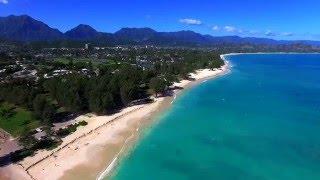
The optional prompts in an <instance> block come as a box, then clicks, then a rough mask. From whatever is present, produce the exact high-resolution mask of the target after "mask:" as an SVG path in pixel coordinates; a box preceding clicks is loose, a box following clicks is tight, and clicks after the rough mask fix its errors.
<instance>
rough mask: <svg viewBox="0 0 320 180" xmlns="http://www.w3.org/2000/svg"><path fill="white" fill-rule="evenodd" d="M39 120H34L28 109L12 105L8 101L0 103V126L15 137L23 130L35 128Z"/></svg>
mask: <svg viewBox="0 0 320 180" xmlns="http://www.w3.org/2000/svg"><path fill="white" fill-rule="evenodd" d="M39 125H40V121H39V120H36V119H35V118H34V117H33V115H32V113H31V112H30V111H27V110H25V109H22V108H19V107H16V106H13V105H11V104H8V103H0V127H1V128H2V129H4V130H5V131H7V132H8V133H10V134H11V135H12V136H14V137H17V136H19V135H21V134H22V133H23V132H24V131H25V130H30V129H34V128H37V127H38V126H39Z"/></svg>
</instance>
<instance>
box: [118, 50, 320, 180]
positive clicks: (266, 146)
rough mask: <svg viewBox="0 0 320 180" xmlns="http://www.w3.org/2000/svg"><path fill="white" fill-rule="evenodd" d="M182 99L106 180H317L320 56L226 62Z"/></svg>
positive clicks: (319, 162)
mask: <svg viewBox="0 0 320 180" xmlns="http://www.w3.org/2000/svg"><path fill="white" fill-rule="evenodd" d="M227 59H228V60H229V61H230V62H231V64H232V65H233V67H232V72H231V73H230V74H228V75H225V76H221V77H219V78H217V79H214V80H209V81H207V82H204V83H202V84H200V85H198V86H196V87H194V88H192V89H189V90H187V91H185V92H184V93H183V94H182V95H181V96H179V97H178V98H177V100H176V101H175V102H174V103H173V106H172V108H170V110H168V111H167V112H165V114H164V115H162V116H161V117H159V118H160V120H159V121H158V123H156V124H155V125H154V126H153V127H152V128H150V129H148V130H146V132H145V135H144V136H143V137H142V138H141V141H139V143H138V144H137V145H136V147H135V148H134V149H133V150H132V152H131V153H130V154H129V155H128V156H127V157H126V158H124V160H123V161H121V162H120V164H119V166H118V167H117V168H116V169H115V171H114V173H113V175H112V179H115V180H124V179H139V180H149V179H152V180H154V179H175V180H176V179H217V180H225V179H227V180H229V179H231V180H238V179H239V180H251V179H252V180H319V179H320V55H317V54H299V55H297V54H263V55H262V54H259V55H258V54H248V55H237V56H228V57H227Z"/></svg>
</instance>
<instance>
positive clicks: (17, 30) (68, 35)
mask: <svg viewBox="0 0 320 180" xmlns="http://www.w3.org/2000/svg"><path fill="white" fill-rule="evenodd" d="M0 39H5V40H11V41H20V42H36V41H81V42H92V43H96V44H102V45H116V44H121V45H126V44H136V45H166V46H213V45H217V44H226V43H227V44H241V43H243V44H245V43H248V44H256V45H259V44H264V45H282V44H284V45H285V44H294V43H302V44H306V45H316V46H320V42H319V41H285V40H280V41H278V40H273V39H268V38H256V37H239V36H220V37H216V36H211V35H202V34H200V33H196V32H193V31H177V32H157V31H155V30H153V29H151V28H122V29H120V30H119V31H117V32H115V33H104V32H98V31H97V30H95V29H94V28H92V27H91V26H89V25H85V24H80V25H78V26H77V27H75V28H73V29H71V30H69V31H67V32H65V33H62V32H60V31H59V30H58V29H54V28H52V27H49V26H48V25H46V24H45V23H43V22H41V21H38V20H35V19H33V18H32V17H30V16H27V15H21V16H14V15H11V16H7V17H0Z"/></svg>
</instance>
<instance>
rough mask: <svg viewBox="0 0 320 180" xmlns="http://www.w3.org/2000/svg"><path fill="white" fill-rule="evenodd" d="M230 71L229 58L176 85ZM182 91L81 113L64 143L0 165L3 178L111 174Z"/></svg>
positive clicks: (76, 176)
mask: <svg viewBox="0 0 320 180" xmlns="http://www.w3.org/2000/svg"><path fill="white" fill-rule="evenodd" d="M222 59H224V57H223V56H222ZM228 71H229V64H228V62H227V61H226V65H224V66H223V67H222V68H220V69H215V70H210V69H203V70H198V71H196V73H193V74H191V78H194V79H195V81H189V80H182V81H180V82H179V83H175V84H174V85H173V86H178V87H181V88H182V89H183V88H187V87H190V86H192V85H194V84H197V83H201V82H203V81H204V80H206V79H211V78H214V77H217V76H219V75H222V74H225V73H227V72H228ZM180 91H182V90H174V93H173V96H171V97H160V98H156V99H155V102H153V103H150V104H143V105H137V106H132V107H127V108H124V109H123V110H121V112H118V113H116V114H113V115H110V116H96V115H93V114H86V115H81V116H79V117H77V118H76V120H75V122H78V121H83V120H85V121H87V122H88V125H87V126H84V127H79V128H78V129H77V131H76V132H74V133H73V134H71V135H69V136H67V137H65V138H63V143H62V144H61V145H60V146H59V147H57V148H56V149H54V150H51V151H48V150H41V151H38V152H37V153H36V154H35V155H34V156H32V157H27V158H25V159H24V160H23V161H21V162H19V164H15V165H10V166H7V167H4V168H2V169H0V179H36V180H38V179H39V180H40V179H46V180H53V179H68V180H71V179H79V178H81V179H99V177H103V176H105V175H108V174H109V173H110V171H111V170H112V169H113V168H114V166H116V165H117V163H118V162H119V158H121V156H123V155H124V154H125V153H126V152H128V150H129V149H130V147H132V146H133V145H134V143H135V141H136V140H137V139H138V138H139V132H140V130H141V129H143V128H145V127H147V126H150V125H152V124H153V123H152V122H153V121H154V118H153V117H154V116H156V115H157V114H158V113H159V112H161V111H163V110H164V109H165V108H168V107H169V106H170V104H171V103H172V101H173V100H174V97H175V96H176V95H177V94H178V93H179V92H180Z"/></svg>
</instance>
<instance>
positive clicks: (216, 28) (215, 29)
mask: <svg viewBox="0 0 320 180" xmlns="http://www.w3.org/2000/svg"><path fill="white" fill-rule="evenodd" d="M212 30H214V31H219V30H220V27H219V26H213V27H212Z"/></svg>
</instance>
